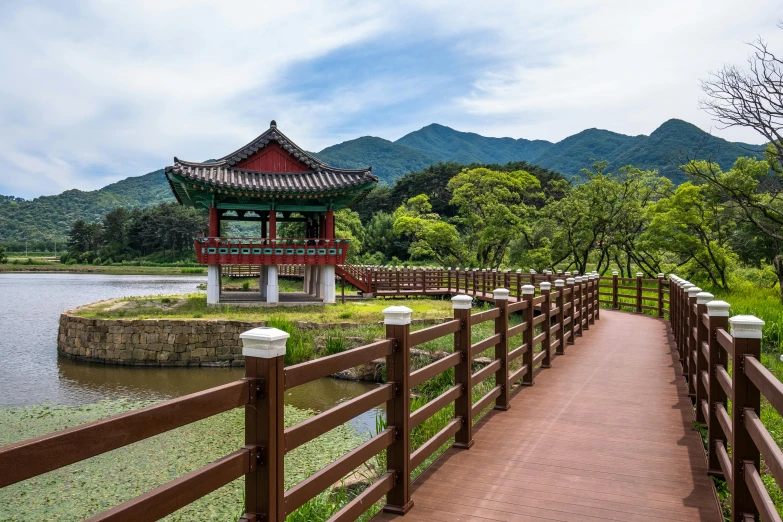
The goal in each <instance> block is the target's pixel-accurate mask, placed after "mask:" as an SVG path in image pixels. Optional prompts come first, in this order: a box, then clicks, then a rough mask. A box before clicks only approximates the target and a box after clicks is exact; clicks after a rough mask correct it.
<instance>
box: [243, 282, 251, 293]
mask: <svg viewBox="0 0 783 522" xmlns="http://www.w3.org/2000/svg"><path fill="white" fill-rule="evenodd" d="M242 290H243V291H245V292H247V291H248V290H250V281H245V282H243V283H242Z"/></svg>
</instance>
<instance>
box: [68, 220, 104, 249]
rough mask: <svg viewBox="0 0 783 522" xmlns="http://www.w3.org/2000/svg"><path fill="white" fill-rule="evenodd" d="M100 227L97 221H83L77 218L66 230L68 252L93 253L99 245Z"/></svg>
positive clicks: (100, 237)
mask: <svg viewBox="0 0 783 522" xmlns="http://www.w3.org/2000/svg"><path fill="white" fill-rule="evenodd" d="M101 239H102V228H101V225H100V224H99V223H85V221H84V220H83V219H77V220H76V221H75V222H74V224H73V226H72V227H71V230H70V231H69V232H68V252H69V253H70V254H86V253H94V252H95V251H96V250H98V248H99V247H100V246H101Z"/></svg>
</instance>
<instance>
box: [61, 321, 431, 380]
mask: <svg viewBox="0 0 783 522" xmlns="http://www.w3.org/2000/svg"><path fill="white" fill-rule="evenodd" d="M415 322H416V323H418V324H436V323H440V322H441V319H437V320H429V321H428V320H419V321H415ZM264 324H265V323H264V322H263V321H260V322H249V321H229V320H225V319H223V320H221V319H89V318H86V317H81V316H79V315H78V309H75V310H69V311H67V312H63V313H62V314H61V315H60V329H59V333H58V336H57V351H58V352H59V353H60V354H62V355H65V356H67V357H71V358H73V359H77V360H82V361H96V362H103V363H109V364H126V365H133V366H217V367H226V366H244V365H245V361H244V358H243V357H242V343H241V341H240V339H239V334H241V333H242V332H245V331H247V330H250V329H251V328H255V327H257V326H264ZM297 326H299V327H300V328H309V327H319V325H315V324H314V323H303V324H298V325H297ZM335 326H340V327H343V328H349V327H354V326H355V325H354V324H352V323H345V324H336V325H320V328H329V327H335Z"/></svg>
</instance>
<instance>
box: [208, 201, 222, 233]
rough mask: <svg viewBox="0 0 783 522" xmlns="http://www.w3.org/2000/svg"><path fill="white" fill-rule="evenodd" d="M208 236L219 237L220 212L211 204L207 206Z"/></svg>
mask: <svg viewBox="0 0 783 522" xmlns="http://www.w3.org/2000/svg"><path fill="white" fill-rule="evenodd" d="M209 237H220V214H218V209H217V208H215V207H213V206H210V207H209Z"/></svg>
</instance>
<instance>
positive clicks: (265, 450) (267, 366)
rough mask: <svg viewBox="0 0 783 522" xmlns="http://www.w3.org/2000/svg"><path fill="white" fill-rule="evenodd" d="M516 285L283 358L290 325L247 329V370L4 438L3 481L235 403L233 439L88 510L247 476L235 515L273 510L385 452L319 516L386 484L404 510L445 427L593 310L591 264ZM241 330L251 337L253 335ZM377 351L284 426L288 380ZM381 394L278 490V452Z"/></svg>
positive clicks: (467, 418) (501, 401)
mask: <svg viewBox="0 0 783 522" xmlns="http://www.w3.org/2000/svg"><path fill="white" fill-rule="evenodd" d="M519 290H520V294H519V295H520V297H521V298H520V299H518V300H514V302H511V301H512V300H510V299H509V295H510V293H511V292H510V290H509V289H507V288H496V289H495V290H494V291H493V292H492V301H493V303H494V307H493V308H491V309H489V310H485V311H482V312H479V313H471V306H472V301H473V299H472V298H471V297H470V296H467V295H464V294H459V295H456V296H454V297H453V298H452V303H453V309H454V310H453V319H451V320H449V321H446V322H444V323H442V324H439V325H436V326H431V327H429V328H425V329H421V330H417V331H413V332H411V330H410V323H411V310H410V309H408V308H406V307H399V306H392V307H389V308H387V309H386V310H384V322H385V324H386V338H385V339H383V340H380V341H376V342H373V343H371V344H368V345H365V346H361V347H358V348H354V349H352V350H347V351H345V352H342V353H338V354H335V355H331V356H328V357H323V358H320V359H316V360H313V361H309V362H304V363H301V364H297V365H294V366H289V367H284V364H283V359H284V356H285V348H284V344H283V345H282V346H283V348H282V350H281V348H280V346H281V345H280V344H279V343H280V339H285V337H287V334H285V333H284V332H281V331H279V330H275V329H272V328H264V329H254V330H251V331H249V332H246V333H245V334H243V336H245V343H246V344H245V346H244V348H243V353H244V355H245V378H244V379H242V380H240V381H236V382H233V383H230V384H226V385H224V386H219V387H216V388H212V389H209V390H206V391H202V392H199V393H195V394H192V395H187V396H185V397H181V398H178V399H173V400H170V401H165V402H162V403H159V404H156V405H153V406H149V407H147V408H143V409H140V410H137V411H133V412H129V413H125V414H122V415H118V416H115V417H110V418H108V419H104V420H100V421H96V422H93V423H89V424H85V425H82V426H77V427H75V428H71V429H67V430H63V431H60V432H56V433H52V434H49V435H44V436H42V437H37V438H35V439H30V440H27V441H23V442H19V443H16V444H11V445H9V446H5V447H2V448H0V487H5V486H8V485H11V484H14V483H17V482H20V481H23V480H26V479H28V478H31V477H34V476H37V475H40V474H42V473H46V472H48V471H52V470H55V469H58V468H61V467H63V466H67V465H69V464H72V463H75V462H78V461H81V460H84V459H87V458H89V457H92V456H95V455H99V454H101V453H105V452H107V451H110V450H113V449H117V448H120V447H123V446H126V445H128V444H131V443H133V442H137V441H139V440H143V439H146V438H148V437H152V436H154V435H157V434H160V433H163V432H165V431H169V430H172V429H174V428H177V427H179V426H184V425H186V424H189V423H192V422H195V421H198V420H200V419H204V418H206V417H209V416H212V415H215V414H218V413H221V412H225V411H228V410H230V409H233V408H237V407H244V409H245V445H244V446H243V447H241V448H237V450H236V451H235V452H233V453H231V454H230V455H227V456H226V457H224V458H222V459H219V460H217V461H215V462H213V463H211V464H209V465H207V466H204V467H201V468H198V469H196V470H195V471H192V472H191V473H189V474H187V475H185V476H183V477H180V478H178V479H176V480H174V481H171V482H169V483H167V484H164V485H162V486H160V487H158V488H155V489H153V490H151V491H149V492H147V493H145V494H143V495H141V496H139V497H136V498H134V499H132V500H129V501H127V502H124V503H122V504H120V505H118V506H116V507H114V508H112V509H110V510H109V511H106V512H104V513H101V514H99V515H96V516H94V517H93V518H91V519H90V520H96V521H97V520H101V521H103V520H122V521H130V520H133V521H152V520H158V519H160V518H162V517H164V516H166V515H167V514H169V513H172V512H174V511H176V510H178V509H180V508H181V507H183V506H185V505H187V504H188V503H190V502H193V501H194V500H196V499H198V498H200V497H203V496H205V495H206V494H208V493H210V492H211V491H214V490H215V489H217V488H219V487H221V486H223V485H225V484H227V483H229V482H231V481H233V480H235V479H237V478H240V477H244V479H245V508H244V509H245V512H246V514H245V515H244V516H243V517H242V520H244V521H247V522H250V521H255V522H259V521H262V520H263V521H276V522H283V521H284V520H285V517H286V516H287V515H289V514H291V513H292V512H294V511H295V510H296V509H298V508H299V507H301V506H303V505H304V504H305V503H306V502H308V501H309V500H310V499H312V498H314V497H315V496H316V495H318V494H320V493H321V492H322V491H324V490H326V489H328V488H330V487H331V486H332V485H333V484H335V483H336V482H338V481H339V480H340V479H341V478H343V477H345V476H347V475H349V474H350V473H352V472H353V471H354V470H356V469H357V468H358V467H359V466H361V465H362V464H363V463H365V462H366V461H368V460H369V459H372V458H373V457H375V456H377V455H378V454H379V453H381V452H382V451H384V450H386V470H385V471H384V472H382V473H380V474H379V476H377V477H376V478H375V480H374V481H373V482H372V484H371V485H370V486H369V487H367V488H366V489H365V490H364V491H363V492H361V493H360V494H359V495H358V496H356V497H355V498H353V499H352V500H351V501H350V502H349V503H348V504H347V505H345V506H344V507H342V509H340V511H339V512H337V513H336V514H335V515H334V516H333V517H332V518H331V519H330V522H337V521H352V520H356V519H357V518H358V517H359V516H361V515H362V513H364V512H365V511H366V510H367V509H369V508H370V507H371V506H372V505H373V504H375V503H376V502H378V501H379V500H380V499H381V498H382V497H383V496H384V495H385V496H386V502H385V505H384V510H386V511H388V512H392V513H405V512H406V511H407V510H409V509H410V508H411V506H412V505H413V500H412V498H411V490H410V485H411V473H412V472H413V471H414V470H415V469H416V468H417V467H419V466H421V465H422V464H423V463H425V461H426V460H427V459H428V458H429V457H430V456H431V455H432V454H433V453H435V452H436V451H437V450H438V449H439V448H440V447H442V446H443V445H444V444H445V443H447V442H448V441H449V439H450V438H451V437H454V441H455V442H454V444H453V445H454V447H456V448H462V449H468V448H470V447H471V446H472V444H473V423H474V420H475V419H476V418H477V417H478V416H479V415H480V414H481V413H482V412H483V411H484V410H485V408H487V407H489V406H493V405H494V408H495V409H497V410H501V411H503V410H506V409H508V406H509V402H510V400H511V390H512V387H513V386H514V385H515V384H516V383H520V384H521V385H523V386H530V385H533V384H534V382H535V381H534V376H535V375H536V373H537V372H538V371H540V370H541V369H544V368H548V367H549V366H550V364H551V361H552V359H553V358H554V357H556V356H558V355H563V354H564V353H565V348H566V346H567V345H570V344H574V342H575V340H576V338H578V337H579V336H580V335H581V334H582V331H583V330H587V329H589V327H590V326H591V325H592V324H594V322H595V321H596V320H597V319H598V318H599V303H598V276H597V275H590V276H585V277H584V280H583V281H582V280H581V278H580V281H575V280H574V279H568V281H567V282H565V281H563V280H562V279H560V280H556V281H555V282H554V289H553V288H552V283H550V282H548V281H542V282H540V283H539V284H538V288H536V287H535V286H533V285H521V287H520V289H519ZM455 293H456V292H455ZM512 313H520V314H521V315H522V321H521V322H520V323H519V324H515V325H513V326H510V325H509V316H510V314H512ZM488 321H493V323H494V333H493V334H492V335H490V336H489V337H487V338H485V339H481V340H479V341H477V342H473V339H472V328H473V327H474V326H476V325H478V324H481V323H484V322H488ZM259 332H260V333H259ZM446 336H453V343H454V352H453V353H452V354H450V355H447V356H445V357H443V358H441V359H439V360H437V361H436V362H433V363H431V364H429V365H427V366H424V367H422V368H419V369H416V370H413V371H411V368H410V364H411V348H412V347H414V346H417V345H420V344H423V343H426V342H429V341H432V340H435V339H439V338H442V337H446ZM260 338H264V339H267V340H258V339H260ZM248 339H254V340H253V341H252V343H251V342H249V341H248ZM514 339H516V340H517V341H514ZM284 342H285V341H283V343H284ZM276 343H277V344H276ZM489 350H493V351H494V356H493V357H492V358H491V360H490V361H489V362H488V363H487V364H486V365H485V366H483V367H482V368H481V369H479V370H477V371H475V372H473V370H472V367H473V365H472V362H473V359H474V358H475V357H476V356H477V355H479V354H481V353H483V352H485V351H489ZM379 357H385V359H386V383H385V384H383V385H381V386H379V387H377V388H375V389H373V390H372V391H369V392H367V393H364V394H362V395H360V396H358V397H356V398H354V399H351V400H349V401H346V402H343V403H341V404H339V405H337V406H335V407H333V408H331V409H329V410H326V411H324V412H322V413H319V414H317V415H315V416H313V417H312V418H310V419H308V420H306V421H304V422H301V423H299V424H297V425H294V426H291V427H288V428H286V427H285V424H284V407H283V405H284V397H285V393H286V391H287V390H290V389H292V388H295V387H297V386H301V385H303V384H305V383H308V382H310V381H313V380H315V379H318V378H321V377H325V376H328V375H331V374H333V373H336V372H339V371H342V370H345V369H348V368H352V367H355V366H357V365H360V364H363V363H366V362H369V361H372V360H374V359H377V358H379ZM452 368H453V369H454V375H455V377H454V381H455V382H454V386H452V387H450V388H449V389H447V390H446V391H445V392H443V393H442V394H441V395H439V396H438V397H436V398H434V399H432V400H430V401H429V402H428V403H426V404H425V405H424V406H422V407H420V408H419V409H417V410H415V411H413V412H411V411H410V392H411V390H412V389H413V388H415V387H416V386H418V385H420V384H422V383H424V382H425V381H427V380H429V379H433V378H435V377H437V376H439V375H440V374H442V373H443V372H445V371H448V370H450V369H452ZM490 376H494V386H492V387H491V388H490V389H489V391H487V392H486V393H484V394H483V395H482V396H481V397H480V398H478V399H477V400H475V401H474V400H473V391H474V388H475V386H476V385H477V384H479V383H481V382H482V381H484V380H486V379H488V378H489V377H490ZM383 404H385V405H386V419H387V425H386V427H385V429H383V430H382V431H381V432H380V433H377V434H376V435H375V436H373V437H372V438H371V439H370V440H368V441H367V442H365V443H364V444H362V445H360V446H359V447H357V448H355V449H353V450H352V451H350V452H348V453H347V454H346V455H344V456H343V457H341V458H339V459H338V460H336V461H334V462H333V463H331V464H330V465H328V466H327V467H325V468H324V469H322V470H320V471H318V472H317V473H315V474H313V475H311V476H310V477H308V478H307V479H305V480H303V481H301V482H300V483H298V484H296V485H294V486H293V487H291V488H288V489H285V486H284V473H285V468H284V456H285V454H286V453H288V452H290V451H292V450H293V449H295V448H297V447H299V446H301V445H302V444H305V443H307V442H309V441H312V440H314V439H316V438H318V437H320V436H321V435H323V434H324V433H326V432H327V431H329V430H331V429H333V428H335V427H337V426H339V425H341V424H343V423H345V422H347V421H349V420H350V419H352V418H355V417H356V416H358V415H360V414H362V413H364V412H367V411H369V410H371V409H372V408H375V407H378V406H380V405H383ZM451 404H453V405H454V416H453V418H452V419H451V420H450V421H449V422H448V423H446V425H445V426H444V427H443V428H442V429H441V430H440V431H439V432H438V433H437V434H435V435H434V436H433V437H432V438H430V439H429V440H428V441H427V442H425V443H423V444H422V445H421V446H419V447H418V448H416V449H413V450H412V448H411V442H410V433H411V430H413V429H414V428H416V427H417V426H419V425H421V424H422V423H423V422H425V421H426V420H427V419H429V418H430V417H432V416H433V415H435V414H436V413H437V412H438V411H440V410H442V409H443V408H445V407H448V406H450V405H451Z"/></svg>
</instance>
